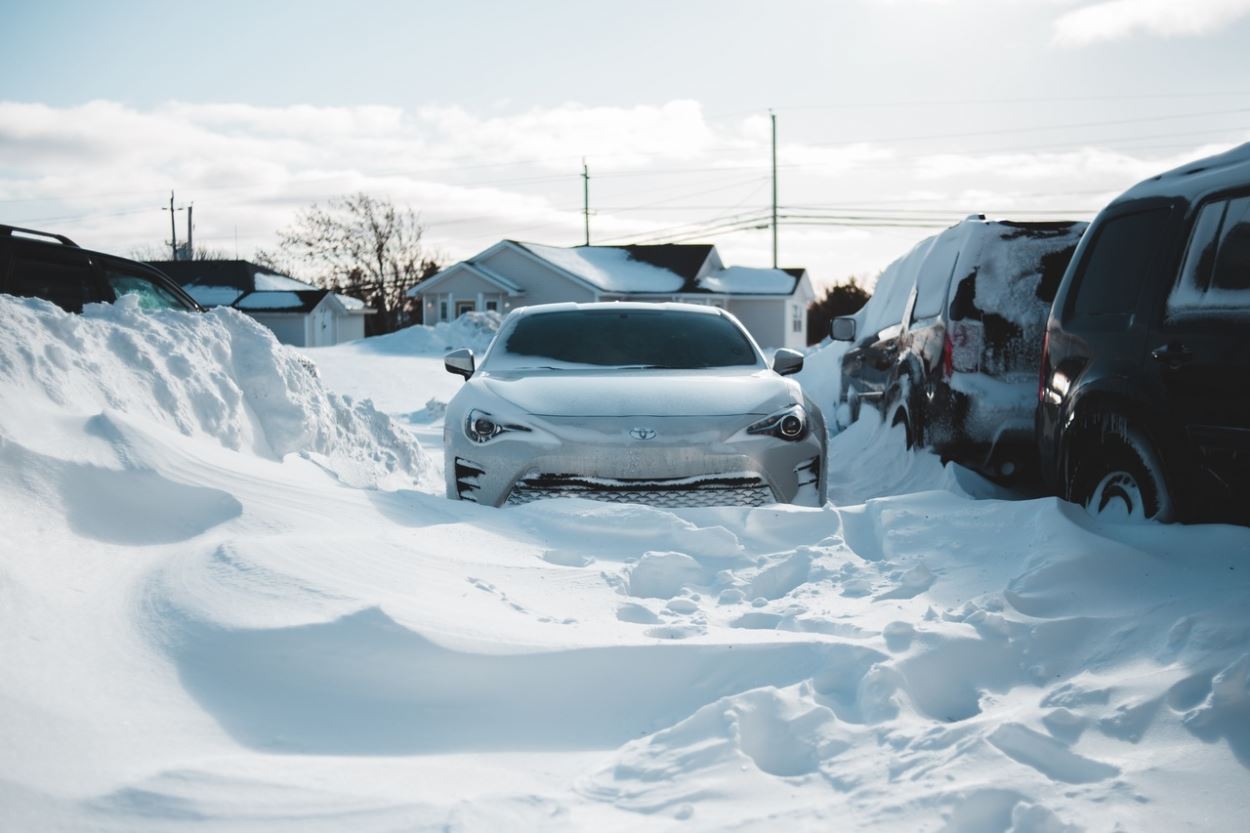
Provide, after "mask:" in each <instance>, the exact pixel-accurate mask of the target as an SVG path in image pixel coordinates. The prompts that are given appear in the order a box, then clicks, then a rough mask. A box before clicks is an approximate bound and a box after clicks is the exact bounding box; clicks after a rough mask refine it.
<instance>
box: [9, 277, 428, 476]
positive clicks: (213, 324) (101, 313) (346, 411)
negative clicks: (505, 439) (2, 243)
mask: <svg viewBox="0 0 1250 833" xmlns="http://www.w3.org/2000/svg"><path fill="white" fill-rule="evenodd" d="M0 395H2V396H3V401H4V402H5V407H4V408H3V410H2V411H0V433H2V434H3V435H5V436H7V437H8V438H9V439H11V440H13V441H16V442H19V443H20V442H23V437H24V436H25V434H26V431H27V429H28V428H29V427H30V421H31V420H32V419H38V417H37V416H35V414H39V413H57V414H62V415H63V414H67V413H69V414H79V415H82V416H92V415H96V414H100V413H102V412H107V413H116V414H121V415H124V416H126V417H132V418H137V419H141V420H143V421H146V422H149V423H154V424H157V425H160V426H162V427H165V428H169V429H173V430H175V431H177V432H179V433H180V434H183V435H185V436H189V437H199V438H211V439H212V440H214V441H216V442H218V443H220V444H221V445H222V446H225V447H226V448H228V449H231V450H234V451H243V452H247V453H251V454H255V455H259V456H262V457H266V458H270V459H281V458H283V457H284V456H286V455H288V454H297V455H301V456H305V457H308V458H310V459H313V460H316V461H318V462H319V463H320V464H322V465H323V466H324V467H325V468H326V469H328V470H329V471H331V472H333V473H334V474H335V475H337V476H338V477H339V478H341V479H342V480H343V481H345V482H347V483H350V484H353V485H359V486H378V485H382V484H388V483H389V484H402V483H409V484H411V483H414V482H422V481H426V480H428V479H429V478H430V477H431V475H430V467H429V463H428V459H427V457H426V455H425V454H424V452H423V451H422V449H421V447H420V445H419V444H418V443H417V442H416V441H415V440H413V439H412V438H411V437H410V436H409V435H408V434H407V433H405V432H404V431H403V430H402V429H399V428H397V427H395V426H394V425H393V424H392V423H391V421H390V419H389V418H388V417H386V416H385V415H383V414H381V413H379V412H378V411H376V410H375V409H374V408H373V407H372V406H371V405H369V404H368V403H353V402H351V401H350V400H346V399H343V398H342V397H339V396H337V395H335V394H331V393H328V392H327V391H326V390H325V389H324V387H323V386H322V384H321V382H320V380H319V379H318V378H317V374H316V371H315V369H313V368H312V367H311V366H310V365H309V364H308V363H307V361H306V360H304V359H303V358H302V357H301V356H300V354H298V353H296V352H295V351H293V350H291V349H289V348H286V347H284V346H282V345H280V344H278V342H277V341H276V340H275V339H274V337H273V334H272V333H270V332H269V331H268V330H267V329H265V328H264V327H261V326H260V325H259V324H257V323H255V322H254V321H252V320H251V319H250V318H248V317H246V316H244V315H242V314H241V313H238V312H235V311H233V310H230V309H227V308H219V309H216V310H213V311H212V312H209V313H206V314H195V313H181V312H172V311H169V312H155V313H145V312H143V311H141V310H140V309H139V307H138V304H137V303H136V301H135V300H134V299H132V298H130V297H126V298H123V299H121V300H119V301H118V302H117V303H116V304H113V305H89V306H88V307H87V308H86V309H85V310H84V313H83V314H82V315H70V314H68V313H65V312H63V311H62V310H60V309H59V308H57V307H55V306H53V305H51V304H49V303H46V302H43V301H39V300H19V299H15V298H11V297H8V296H0Z"/></svg>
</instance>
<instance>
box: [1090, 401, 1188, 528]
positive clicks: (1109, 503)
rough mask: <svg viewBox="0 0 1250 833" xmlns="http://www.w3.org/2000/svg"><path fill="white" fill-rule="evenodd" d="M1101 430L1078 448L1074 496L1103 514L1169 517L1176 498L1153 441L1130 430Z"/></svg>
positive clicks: (1108, 427)
mask: <svg viewBox="0 0 1250 833" xmlns="http://www.w3.org/2000/svg"><path fill="white" fill-rule="evenodd" d="M1101 428H1102V430H1101V432H1100V433H1101V436H1099V437H1097V438H1096V439H1094V440H1093V441H1092V442H1090V443H1089V444H1087V445H1085V446H1083V447H1082V448H1081V449H1079V451H1078V456H1077V459H1076V460H1075V461H1074V467H1073V470H1072V480H1071V483H1070V490H1069V491H1070V495H1069V496H1070V498H1071V500H1072V501H1074V502H1075V503H1079V504H1081V505H1082V506H1084V507H1085V508H1086V510H1087V511H1088V512H1089V513H1090V514H1091V515H1094V516H1095V517H1099V518H1108V519H1118V520H1131V521H1142V520H1158V521H1169V520H1171V518H1172V498H1171V495H1170V494H1169V492H1168V488H1167V483H1166V482H1165V481H1164V478H1163V467H1162V465H1161V464H1160V463H1159V457H1158V455H1156V454H1155V453H1154V450H1153V449H1152V448H1151V447H1150V443H1149V442H1148V441H1146V439H1145V438H1144V437H1143V436H1142V434H1141V433H1140V432H1139V431H1137V430H1135V429H1132V428H1128V429H1120V430H1117V429H1116V428H1114V427H1113V426H1112V425H1108V424H1103V425H1102V426H1101Z"/></svg>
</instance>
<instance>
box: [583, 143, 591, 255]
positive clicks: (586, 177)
mask: <svg viewBox="0 0 1250 833" xmlns="http://www.w3.org/2000/svg"><path fill="white" fill-rule="evenodd" d="M582 216H583V217H584V218H585V220H586V245H587V246H589V245H590V168H588V167H586V157H584V156H583V157H582Z"/></svg>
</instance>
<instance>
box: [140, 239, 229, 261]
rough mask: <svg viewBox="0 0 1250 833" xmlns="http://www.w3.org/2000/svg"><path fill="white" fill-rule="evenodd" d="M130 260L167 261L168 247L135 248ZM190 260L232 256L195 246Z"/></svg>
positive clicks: (218, 250)
mask: <svg viewBox="0 0 1250 833" xmlns="http://www.w3.org/2000/svg"><path fill="white" fill-rule="evenodd" d="M129 257H130V259H131V260H142V261H154V260H155V261H163V260H169V247H167V246H153V245H152V244H150V243H148V244H146V245H143V246H135V247H134V248H132V249H131V250H130V255H129ZM191 259H192V260H234V258H233V256H231V255H230V254H228V253H227V252H226V251H225V249H211V248H207V247H204V246H196V247H195V251H194V252H192V253H191Z"/></svg>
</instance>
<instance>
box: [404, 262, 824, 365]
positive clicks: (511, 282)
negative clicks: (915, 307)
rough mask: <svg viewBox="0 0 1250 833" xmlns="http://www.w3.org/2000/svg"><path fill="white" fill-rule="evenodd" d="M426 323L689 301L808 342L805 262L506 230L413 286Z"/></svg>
mask: <svg viewBox="0 0 1250 833" xmlns="http://www.w3.org/2000/svg"><path fill="white" fill-rule="evenodd" d="M408 294H409V296H410V297H413V298H417V299H418V300H419V302H420V304H421V309H422V315H423V320H424V321H425V323H426V324H432V323H435V322H438V321H450V320H452V319H455V318H457V317H459V316H460V315H462V314H463V313H465V312H469V311H474V310H476V311H483V310H498V311H499V312H505V313H506V312H508V311H509V310H511V309H514V308H516V307H522V306H534V305H537V304H549V303H558V302H565V301H578V302H586V301H614V300H630V301H656V302H663V301H685V302H687V303H697V304H711V305H714V306H718V307H721V308H722V309H724V310H726V311H727V312H730V313H732V314H733V315H735V316H736V317H737V318H738V319H739V320H740V321H742V323H743V325H744V326H745V327H746V328H747V329H748V330H749V331H750V332H751V335H753V336H754V337H755V340H756V341H757V342H759V344H760V346H761V347H764V348H777V347H791V348H795V349H799V348H803V347H806V346H807V307H808V306H809V305H810V304H811V303H812V302H813V301H814V300H815V299H816V293H815V291H814V290H813V288H812V283H811V279H810V278H809V277H808V275H807V271H806V270H805V269H754V268H746V267H741V266H732V267H728V268H726V267H725V265H724V264H723V263H722V262H721V259H720V255H719V254H718V253H717V251H716V247H715V246H711V245H707V244H700V245H678V244H670V245H660V246H575V247H571V248H564V247H558V246H542V245H538V244H536V243H520V242H517V241H515V240H504V241H501V242H499V243H497V244H495V245H494V246H491V247H490V248H489V249H486V250H485V251H483V252H481V253H479V254H477V255H475V256H474V257H471V258H469V259H468V260H462V261H460V262H459V263H456V264H453V265H452V266H449V267H447V268H446V269H444V270H442V271H441V272H439V273H438V274H436V275H434V276H433V277H431V278H429V279H427V280H425V281H423V282H422V283H420V284H418V285H417V286H416V287H414V288H413V289H411V290H409V293H408Z"/></svg>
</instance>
